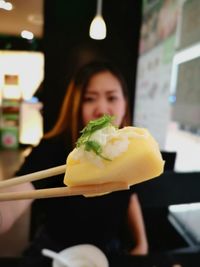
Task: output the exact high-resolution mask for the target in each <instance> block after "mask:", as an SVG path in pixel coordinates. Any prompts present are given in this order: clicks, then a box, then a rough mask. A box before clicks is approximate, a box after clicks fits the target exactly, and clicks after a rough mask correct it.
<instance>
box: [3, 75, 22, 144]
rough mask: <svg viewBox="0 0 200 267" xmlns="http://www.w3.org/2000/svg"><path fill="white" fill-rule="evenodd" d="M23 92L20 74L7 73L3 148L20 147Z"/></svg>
mask: <svg viewBox="0 0 200 267" xmlns="http://www.w3.org/2000/svg"><path fill="white" fill-rule="evenodd" d="M21 100H22V93H21V89H20V86H19V77H18V75H7V74H6V75H5V76H4V86H3V88H2V107H1V113H2V114H1V139H0V144H1V148H3V149H5V148H14V149H15V148H18V146H19V118H20V105H21Z"/></svg>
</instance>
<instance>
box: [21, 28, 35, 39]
mask: <svg viewBox="0 0 200 267" xmlns="http://www.w3.org/2000/svg"><path fill="white" fill-rule="evenodd" d="M21 37H22V38H24V39H27V40H32V39H33V38H34V34H33V33H32V32H30V31H26V30H24V31H22V32H21Z"/></svg>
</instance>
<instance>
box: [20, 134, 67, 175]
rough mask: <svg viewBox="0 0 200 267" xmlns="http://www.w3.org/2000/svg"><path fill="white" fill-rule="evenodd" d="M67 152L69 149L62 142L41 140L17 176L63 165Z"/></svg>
mask: <svg viewBox="0 0 200 267" xmlns="http://www.w3.org/2000/svg"><path fill="white" fill-rule="evenodd" d="M69 152H70V151H69V147H67V146H66V145H65V144H64V142H63V141H62V140H59V139H56V138H54V139H53V138H52V139H42V140H41V142H40V143H39V144H38V145H37V146H35V147H33V148H32V151H31V153H30V154H29V155H28V156H27V157H26V158H25V161H24V164H23V165H22V167H21V169H20V170H19V172H18V175H23V174H26V173H30V172H35V171H40V170H43V169H48V168H51V167H55V166H58V165H62V164H65V162H66V158H67V155H68V153H69Z"/></svg>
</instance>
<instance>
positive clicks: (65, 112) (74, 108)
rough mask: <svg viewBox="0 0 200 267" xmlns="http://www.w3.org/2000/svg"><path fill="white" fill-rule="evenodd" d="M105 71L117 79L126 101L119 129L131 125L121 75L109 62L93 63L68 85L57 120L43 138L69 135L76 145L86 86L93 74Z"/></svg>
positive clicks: (79, 71) (126, 94) (81, 125)
mask: <svg viewBox="0 0 200 267" xmlns="http://www.w3.org/2000/svg"><path fill="white" fill-rule="evenodd" d="M105 71H108V72H110V73H112V75H114V76H115V77H116V78H117V79H118V81H119V82H120V84H121V88H122V93H123V96H124V99H125V101H126V111H125V116H124V118H123V121H122V125H121V127H124V126H127V125H130V124H131V116H130V110H129V98H128V90H127V85H126V82H125V80H124V78H123V75H122V74H121V72H120V71H119V69H118V68H117V67H116V66H114V65H113V64H112V63H111V62H107V61H93V62H90V63H88V64H86V65H84V66H83V67H81V69H79V70H78V72H76V74H75V75H74V77H73V79H72V80H71V82H70V83H69V86H68V88H67V90H66V95H65V97H64V101H63V104H62V107H61V110H60V114H59V117H58V120H57V122H56V123H55V125H54V127H53V128H52V130H50V131H49V132H48V133H46V134H45V136H44V137H45V138H51V137H56V136H59V135H64V136H66V138H67V136H68V137H69V135H70V137H71V139H72V140H71V141H72V143H73V145H74V144H75V143H76V140H77V138H78V137H79V134H80V131H81V130H82V128H83V127H84V125H83V122H82V114H81V107H82V103H83V97H84V94H85V91H86V89H87V85H88V83H89V81H90V79H91V78H92V77H93V76H94V75H95V74H97V73H101V72H105Z"/></svg>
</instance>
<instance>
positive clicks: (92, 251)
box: [53, 244, 109, 267]
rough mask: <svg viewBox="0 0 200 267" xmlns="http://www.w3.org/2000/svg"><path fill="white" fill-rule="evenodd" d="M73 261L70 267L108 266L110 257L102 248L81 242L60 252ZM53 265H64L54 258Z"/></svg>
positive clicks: (58, 266) (54, 266)
mask: <svg viewBox="0 0 200 267" xmlns="http://www.w3.org/2000/svg"><path fill="white" fill-rule="evenodd" d="M59 254H61V255H62V256H63V257H64V258H66V259H67V260H68V261H69V262H71V266H70V267H108V266H109V263H108V259H107V258H106V256H105V254H104V253H103V251H102V250H100V249H99V248H98V247H96V246H94V245H90V244H81V245H77V246H73V247H69V248H66V249H64V250H62V251H60V252H59ZM53 267H63V266H62V265H61V264H60V263H59V262H58V261H57V260H53Z"/></svg>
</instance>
